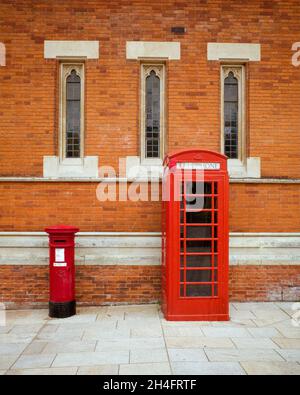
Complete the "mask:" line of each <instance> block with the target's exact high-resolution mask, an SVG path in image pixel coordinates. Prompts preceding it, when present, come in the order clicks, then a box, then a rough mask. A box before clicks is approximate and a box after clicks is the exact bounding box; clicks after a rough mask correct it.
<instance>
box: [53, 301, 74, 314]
mask: <svg viewBox="0 0 300 395" xmlns="http://www.w3.org/2000/svg"><path fill="white" fill-rule="evenodd" d="M72 315H76V301H75V300H73V301H71V302H61V303H59V302H49V317H51V318H68V317H71V316H72Z"/></svg>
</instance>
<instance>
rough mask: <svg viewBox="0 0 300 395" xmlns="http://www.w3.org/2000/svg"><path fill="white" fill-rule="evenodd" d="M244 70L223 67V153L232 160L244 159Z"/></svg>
mask: <svg viewBox="0 0 300 395" xmlns="http://www.w3.org/2000/svg"><path fill="white" fill-rule="evenodd" d="M244 89H245V87H244V68H243V66H223V67H222V145H223V147H222V151H223V152H224V154H225V155H227V156H228V158H230V159H240V160H242V159H243V157H244V150H245V147H244V144H245V138H244V129H245V110H244V95H245V92H244Z"/></svg>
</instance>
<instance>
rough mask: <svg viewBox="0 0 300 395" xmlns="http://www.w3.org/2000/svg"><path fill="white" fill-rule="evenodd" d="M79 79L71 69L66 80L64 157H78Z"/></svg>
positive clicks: (79, 119) (79, 120)
mask: <svg viewBox="0 0 300 395" xmlns="http://www.w3.org/2000/svg"><path fill="white" fill-rule="evenodd" d="M80 107H81V79H80V76H79V75H78V74H77V73H76V70H72V71H71V74H70V75H69V76H68V77H67V80H66V157H67V158H79V157H80V132H81V130H80V129H81V128H80V123H81V111H80Z"/></svg>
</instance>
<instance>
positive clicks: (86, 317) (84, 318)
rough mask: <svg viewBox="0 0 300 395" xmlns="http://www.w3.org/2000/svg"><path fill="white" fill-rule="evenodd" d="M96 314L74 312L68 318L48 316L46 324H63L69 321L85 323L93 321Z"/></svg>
mask: <svg viewBox="0 0 300 395" xmlns="http://www.w3.org/2000/svg"><path fill="white" fill-rule="evenodd" d="M96 319H97V314H95V313H94V314H76V315H73V316H72V317H68V318H50V319H49V321H48V324H50V325H65V324H70V323H72V324H73V323H86V322H95V321H96Z"/></svg>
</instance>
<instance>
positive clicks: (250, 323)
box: [210, 318, 257, 328]
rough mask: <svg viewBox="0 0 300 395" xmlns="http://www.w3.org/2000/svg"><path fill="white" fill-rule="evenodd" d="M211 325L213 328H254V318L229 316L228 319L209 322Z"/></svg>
mask: <svg viewBox="0 0 300 395" xmlns="http://www.w3.org/2000/svg"><path fill="white" fill-rule="evenodd" d="M210 326H212V327H215V328H227V327H228V328H256V327H257V326H256V324H255V322H254V320H242V319H237V318H231V319H230V321H213V322H211V325H210Z"/></svg>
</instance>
